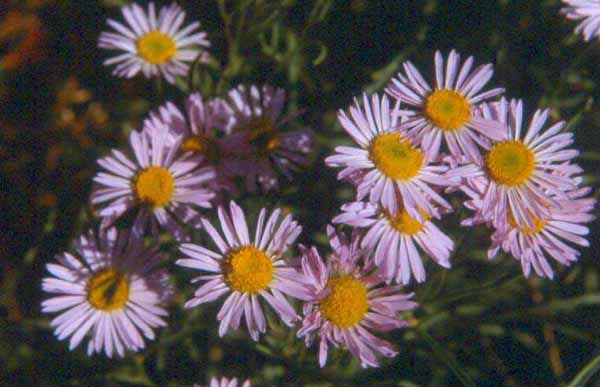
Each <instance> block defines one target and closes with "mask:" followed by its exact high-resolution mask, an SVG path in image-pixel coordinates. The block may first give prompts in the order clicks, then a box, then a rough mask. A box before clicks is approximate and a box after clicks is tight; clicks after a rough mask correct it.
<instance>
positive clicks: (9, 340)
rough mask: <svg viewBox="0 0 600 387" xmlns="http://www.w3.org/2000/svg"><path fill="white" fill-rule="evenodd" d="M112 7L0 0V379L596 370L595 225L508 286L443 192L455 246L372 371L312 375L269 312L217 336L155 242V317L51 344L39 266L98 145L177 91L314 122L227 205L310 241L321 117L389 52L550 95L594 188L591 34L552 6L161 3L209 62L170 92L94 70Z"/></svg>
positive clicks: (515, 2)
mask: <svg viewBox="0 0 600 387" xmlns="http://www.w3.org/2000/svg"><path fill="white" fill-rule="evenodd" d="M125 3H126V2H125V1H119V0H104V1H98V2H96V1H91V0H85V1H70V0H55V1H52V0H27V1H25V0H11V1H7V0H4V1H2V2H1V3H0V156H1V157H0V160H1V161H0V179H1V180H0V188H1V194H2V196H1V200H0V206H1V213H0V214H1V216H0V222H1V223H0V225H1V226H2V227H1V230H3V231H2V232H1V233H0V238H1V239H0V253H1V257H0V385H2V386H20V385H22V386H45V385H56V386H67V385H76V386H82V385H86V386H89V385H99V386H103V385H111V386H117V385H118V386H121V385H123V386H134V385H140V386H150V385H170V386H179V385H190V384H192V383H195V382H201V383H206V382H207V381H208V378H209V377H210V376H213V375H226V376H230V377H232V376H237V377H239V378H242V379H244V378H246V377H248V378H251V380H252V382H253V385H257V386H270V385H298V386H300V385H311V386H347V385H348V386H350V385H355V386H405V387H408V386H437V385H460V384H464V385H484V386H485V385H489V386H497V385H505V386H522V385H530V386H542V385H543V386H546V385H548V386H552V385H559V386H562V385H568V384H569V383H571V385H585V384H586V383H589V384H590V385H592V384H593V383H600V377H599V376H598V375H595V371H596V370H597V369H598V367H600V358H599V357H598V356H599V354H600V339H599V337H600V319H599V318H598V311H599V310H600V308H599V306H600V284H599V277H598V271H599V270H598V269H599V265H598V258H599V251H600V233H599V232H598V227H597V223H595V224H592V226H591V229H592V233H591V235H590V236H589V237H590V240H591V242H592V246H591V247H590V248H588V249H585V250H584V251H583V254H582V257H581V260H580V262H579V263H578V264H576V265H574V266H573V267H572V268H567V269H565V268H562V269H559V270H558V276H557V278H556V279H555V280H554V281H549V280H545V281H544V280H540V279H538V278H531V279H529V280H527V279H525V278H523V277H522V275H521V271H520V266H519V264H518V262H516V261H515V260H513V259H512V258H511V257H508V256H499V257H497V258H496V259H495V260H494V261H491V262H490V261H488V260H487V259H486V257H485V249H486V248H487V246H488V243H489V238H488V233H487V232H486V230H485V229H483V228H475V229H462V228H459V227H458V219H459V217H462V216H464V213H463V211H462V210H460V200H461V199H462V198H460V197H454V198H453V200H454V204H455V205H456V208H457V211H456V212H455V216H449V217H447V219H445V220H444V227H445V230H449V232H450V234H451V235H452V237H453V238H454V240H455V241H456V243H457V246H458V248H457V250H456V251H455V253H454V258H453V269H452V270H449V271H445V270H443V269H441V268H439V267H434V265H428V281H427V282H426V283H425V284H423V285H421V286H412V287H411V288H410V289H408V290H410V291H416V293H417V300H418V301H419V303H420V304H421V307H420V308H419V309H417V310H416V311H415V312H414V314H412V315H407V316H406V317H407V319H409V321H410V323H411V327H410V328H408V329H405V330H402V331H397V332H395V333H393V334H392V335H391V337H389V338H390V340H392V341H393V342H394V343H395V345H396V346H397V348H398V350H399V355H398V356H397V357H396V358H395V359H393V360H389V361H386V362H385V363H384V366H383V367H381V368H379V369H371V370H361V369H360V367H359V365H358V363H357V361H356V360H354V359H351V357H350V356H349V355H348V354H347V353H345V352H337V353H335V354H334V355H333V357H332V358H330V362H329V363H328V366H327V367H326V368H324V369H323V370H320V369H319V368H318V365H317V362H316V357H315V352H316V348H311V349H308V350H307V349H305V348H304V345H303V343H302V342H301V341H299V340H297V339H295V337H294V334H295V332H293V331H290V330H288V329H286V328H285V327H283V326H282V325H281V324H280V323H278V322H277V321H272V324H271V329H270V331H269V333H268V334H267V335H265V336H264V337H263V338H262V339H261V341H260V343H258V344H256V343H253V342H252V341H251V340H250V339H249V337H248V336H247V334H246V333H245V332H244V331H243V330H242V331H240V332H237V333H234V334H229V335H227V336H226V337H225V338H223V339H218V335H217V331H216V327H217V324H216V322H215V314H216V311H217V310H218V307H219V305H218V303H216V304H214V305H209V306H206V307H201V308H196V309H194V310H192V311H184V310H183V308H182V304H183V301H184V300H185V299H186V298H187V297H188V296H189V294H190V293H191V286H190V285H189V284H188V280H189V278H190V275H189V274H188V273H187V272H186V271H184V270H180V269H175V267H174V264H173V262H174V260H175V259H176V250H175V246H174V244H173V243H172V241H169V240H168V239H167V240H165V242H166V243H165V247H164V249H165V252H166V253H168V254H169V257H170V260H169V267H170V268H171V269H172V270H171V271H172V273H173V278H174V282H175V283H176V284H177V287H178V289H179V292H178V293H179V294H178V296H177V297H176V299H175V301H174V303H173V305H172V307H171V308H170V311H171V316H170V319H169V327H168V328H166V329H163V330H161V331H160V334H159V337H158V339H157V340H156V341H154V342H150V343H148V347H147V349H146V350H145V351H143V352H141V353H138V354H130V355H129V356H127V357H126V358H125V359H122V360H108V359H105V358H103V357H102V356H96V357H93V358H89V357H87V356H86V355H85V353H84V352H85V350H84V349H81V348H78V349H77V350H75V351H73V352H69V351H68V350H67V346H66V345H65V343H63V342H58V341H57V340H56V339H55V338H54V337H53V335H52V331H51V329H50V327H49V318H48V317H47V316H41V314H40V306H39V305H40V299H41V296H42V295H41V278H42V277H43V276H44V275H46V273H45V268H44V266H45V264H46V263H47V262H49V261H50V260H51V259H52V257H53V256H54V255H55V254H57V253H59V252H61V251H64V250H65V249H67V248H69V246H70V242H71V240H72V239H73V238H74V237H75V236H76V235H77V234H78V233H80V232H81V231H82V230H83V229H85V228H86V227H89V226H90V225H93V224H94V222H95V221H94V219H93V217H92V216H91V209H90V208H89V204H88V195H89V192H90V185H91V178H92V176H93V174H94V173H95V171H96V166H95V160H96V159H97V157H98V156H100V155H103V154H105V153H106V152H107V150H108V149H109V148H110V147H115V146H124V145H125V144H126V136H127V133H128V132H129V131H130V130H131V129H132V128H138V127H139V125H140V123H141V120H142V119H143V118H144V116H145V114H146V113H147V112H148V111H149V110H150V109H153V108H156V107H157V106H158V105H159V104H160V103H162V102H164V101H166V100H172V101H175V102H178V103H179V102H181V101H182V100H183V98H184V96H185V93H187V92H190V91H200V92H202V93H203V94H205V95H208V96H215V95H223V93H225V92H226V91H227V90H228V88H230V87H232V86H235V85H236V84H238V83H240V82H244V83H249V82H256V83H267V82H268V83H271V84H274V85H277V86H281V87H284V88H285V89H286V90H288V92H289V97H290V101H289V106H288V108H289V110H290V112H299V113H301V114H300V117H299V120H300V121H302V122H304V123H305V124H308V125H310V126H311V127H312V128H314V130H315V132H316V135H317V139H318V147H317V150H316V155H315V160H314V162H313V164H312V166H311V167H310V168H309V169H308V170H306V171H303V172H301V173H298V174H297V175H296V176H295V179H294V180H293V182H288V183H286V184H283V188H282V191H281V192H280V193H274V194H269V195H266V196H256V195H255V196H251V195H245V196H244V197H243V198H240V201H241V204H242V205H243V206H244V207H245V208H246V210H247V211H248V212H249V213H250V214H252V215H253V216H256V213H257V211H258V209H259V207H260V206H263V205H270V206H275V205H277V206H283V207H285V208H287V209H288V210H289V211H291V212H292V213H294V215H295V216H296V217H297V218H298V219H299V220H300V222H301V223H302V224H303V225H304V228H305V232H304V233H303V235H302V237H301V239H302V242H303V243H306V244H309V243H314V244H317V245H319V246H320V247H321V249H324V248H325V242H326V240H325V237H324V230H325V225H326V224H327V223H328V221H329V219H331V217H332V216H333V215H335V214H336V213H337V211H338V208H339V205H340V204H341V203H342V202H344V201H347V200H349V199H350V198H351V197H352V195H353V193H352V190H351V189H350V187H349V186H348V185H345V184H340V183H338V182H337V181H336V179H335V172H334V171H332V170H330V169H328V168H325V167H324V164H323V157H324V156H325V155H327V154H328V153H330V152H331V150H332V148H333V146H335V145H336V144H340V143H348V142H349V140H348V139H347V137H346V136H345V135H343V133H342V131H341V129H340V127H339V126H338V124H337V123H336V120H335V112H336V110H337V109H340V108H345V107H346V106H348V104H349V103H350V102H351V100H352V97H353V96H355V95H357V94H359V93H361V92H362V91H368V92H374V91H380V92H381V91H382V89H383V86H384V85H385V83H386V82H387V81H388V80H389V78H390V77H392V76H393V75H394V74H395V73H396V72H397V71H398V69H399V67H400V64H401V62H402V61H404V60H406V59H409V58H410V60H411V61H413V63H415V64H417V67H419V68H421V69H422V70H423V71H424V73H426V74H428V75H431V74H432V71H433V69H432V59H433V53H434V51H435V50H436V49H440V50H442V51H443V52H445V53H447V52H448V51H449V50H450V49H451V48H456V49H457V50H458V51H459V52H460V53H461V54H463V55H464V56H465V57H466V56H467V55H474V56H475V57H476V60H477V62H478V63H483V62H494V63H495V69H496V73H495V78H494V80H495V82H496V83H497V84H499V85H502V86H504V87H506V89H507V95H508V96H509V97H518V98H523V99H524V100H525V106H526V110H527V112H528V113H529V114H531V113H532V112H533V110H534V109H535V108H537V107H538V106H539V107H550V108H551V109H552V118H553V119H554V120H558V119H564V120H567V121H568V122H569V126H568V128H569V130H573V131H574V132H575V139H576V146H577V147H578V148H579V149H581V151H582V153H581V156H580V158H579V160H578V162H579V163H581V164H582V165H583V166H584V168H585V169H586V173H587V175H586V176H585V182H586V184H589V185H591V186H592V187H593V188H594V195H595V196H596V197H598V196H599V195H598V193H599V189H598V188H599V187H600V182H599V180H598V174H599V168H600V162H599V161H600V151H599V149H600V136H599V135H598V134H599V133H600V132H599V130H598V126H599V125H600V111H599V110H598V107H599V101H600V78H599V77H598V76H597V71H598V68H599V65H598V63H599V61H598V58H599V57H600V44H599V43H598V42H592V43H584V42H582V41H581V40H580V39H578V38H577V37H576V36H575V35H573V34H572V32H571V31H572V29H573V27H574V25H573V23H571V22H568V21H566V20H564V19H563V18H562V17H561V16H560V15H559V12H558V11H559V9H560V4H559V1H558V0H527V1H525V0H498V1H492V0H480V1H452V0H448V1H446V0H402V1H400V0H395V1H386V0H379V1H375V0H371V1H368V0H352V1H341V0H340V1H335V0H315V1H302V0H279V1H278V0H196V1H191V0H190V1H179V3H180V5H181V6H183V8H184V9H185V10H186V11H187V13H188V20H200V21H201V23H202V25H203V28H204V29H205V30H206V31H208V33H209V39H210V41H211V42H212V47H211V49H210V52H211V59H210V62H209V64H208V65H206V66H195V67H194V71H193V72H192V73H191V75H190V76H189V78H188V79H180V81H179V82H178V84H177V85H176V87H173V86H170V85H167V84H161V83H160V82H152V81H148V80H146V79H144V78H141V77H137V78H135V79H132V80H122V79H116V78H113V77H112V76H111V75H110V70H109V69H107V68H104V67H102V66H101V62H102V60H103V59H104V58H105V57H106V53H105V52H100V51H99V50H98V49H96V42H97V38H98V35H99V33H100V31H101V30H102V29H104V28H105V19H106V17H109V16H110V17H117V18H118V17H119V15H118V14H119V11H118V8H117V7H118V6H120V5H123V4H125ZM198 238H199V240H205V238H204V237H203V236H202V235H198ZM271 320H273V319H271Z"/></svg>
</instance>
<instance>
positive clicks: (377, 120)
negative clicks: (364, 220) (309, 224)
mask: <svg viewBox="0 0 600 387" xmlns="http://www.w3.org/2000/svg"><path fill="white" fill-rule="evenodd" d="M349 110H350V116H348V114H346V112H345V111H343V110H340V112H339V113H338V120H339V122H340V124H341V125H342V127H343V128H344V130H345V131H346V132H347V133H348V135H350V137H351V138H352V140H354V142H355V143H356V144H357V145H358V147H350V146H337V147H336V148H335V152H336V154H335V155H333V156H329V157H327V158H326V159H325V162H326V163H327V165H329V166H331V167H341V168H344V169H343V170H342V171H341V172H340V173H339V174H338V178H339V179H343V178H347V177H348V176H351V175H352V176H354V178H353V180H354V181H355V182H356V184H358V186H357V200H362V199H363V198H365V197H367V196H368V197H369V200H370V201H371V202H373V203H381V205H382V206H383V207H384V208H385V209H386V210H387V211H389V212H390V213H393V214H395V213H396V212H397V211H398V205H399V203H400V205H401V206H402V208H405V209H406V211H407V212H408V214H409V215H410V216H411V217H412V218H414V219H417V220H421V219H422V217H421V211H424V212H425V213H426V214H428V215H432V216H435V217H439V216H440V215H439V214H440V211H439V209H440V208H441V209H443V210H445V211H449V210H450V209H451V207H450V204H449V203H448V202H447V201H446V200H445V199H444V198H442V197H441V196H440V195H439V194H438V193H437V192H435V191H434V189H432V188H431V187H430V185H434V186H445V185H448V184H449V182H448V180H447V179H446V178H444V177H443V174H444V173H445V172H446V170H447V167H446V166H444V165H436V164H431V163H430V162H431V160H432V158H431V152H430V150H429V149H427V148H422V147H421V148H419V147H417V146H415V144H414V143H413V142H412V141H411V140H410V139H408V138H407V136H406V134H405V132H402V131H400V130H399V129H398V126H399V121H398V117H397V116H393V115H392V114H391V111H390V103H389V99H388V97H387V96H385V95H384V96H383V97H381V98H380V97H379V96H378V95H377V94H373V95H372V96H371V98H370V99H369V97H368V96H367V95H366V94H364V95H363V98H362V104H361V103H360V102H359V101H358V99H355V101H354V105H353V106H351V107H350V109H349ZM361 171H362V172H363V173H360V172H361ZM419 209H420V210H421V211H419Z"/></svg>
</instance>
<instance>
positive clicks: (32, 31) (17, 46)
mask: <svg viewBox="0 0 600 387" xmlns="http://www.w3.org/2000/svg"><path fill="white" fill-rule="evenodd" d="M42 35H43V34H42V24H41V23H40V20H39V19H38V18H37V16H35V15H26V14H23V13H21V12H19V11H10V12H8V13H7V14H6V16H5V17H4V19H2V21H1V22H0V49H2V51H7V53H6V54H4V55H3V56H1V57H0V67H1V68H3V69H4V70H15V69H17V68H19V67H20V66H21V65H23V64H26V63H32V62H35V61H37V60H39V59H40V58H41V57H42V51H41V48H40V41H41V40H42Z"/></svg>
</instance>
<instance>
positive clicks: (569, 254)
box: [488, 188, 596, 278]
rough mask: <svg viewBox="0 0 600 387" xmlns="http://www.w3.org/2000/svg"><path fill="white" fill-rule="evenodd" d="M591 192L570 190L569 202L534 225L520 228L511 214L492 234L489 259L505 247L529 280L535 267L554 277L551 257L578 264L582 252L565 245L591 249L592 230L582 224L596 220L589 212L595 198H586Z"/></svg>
mask: <svg viewBox="0 0 600 387" xmlns="http://www.w3.org/2000/svg"><path fill="white" fill-rule="evenodd" d="M589 192H590V189H589V188H580V189H576V190H573V191H570V192H569V193H568V199H564V200H559V204H560V206H559V207H558V208H553V207H552V208H550V209H549V211H548V214H547V216H546V217H544V218H535V217H534V218H533V226H518V225H517V224H516V222H515V221H514V218H513V217H512V214H511V213H510V212H509V214H508V222H507V223H506V224H505V225H504V227H502V228H499V229H497V230H496V231H495V232H494V234H493V235H492V247H491V248H490V251H489V252H488V255H489V257H490V258H493V257H494V256H495V255H496V253H497V252H498V250H499V249H500V248H502V250H504V251H505V252H507V253H510V254H512V255H513V256H514V257H515V258H516V259H517V260H519V261H521V266H522V268H523V273H524V274H525V276H526V277H528V276H529V274H530V272H531V267H533V269H534V270H535V272H536V273H537V274H538V275H539V276H540V277H548V278H553V276H554V272H553V270H552V267H551V266H550V264H549V263H548V256H550V258H553V259H554V260H555V261H556V262H558V263H559V264H561V265H565V266H569V265H571V263H573V262H575V261H577V259H578V258H579V255H580V253H579V251H577V250H576V249H574V248H573V247H571V246H569V244H568V243H565V242H570V243H572V244H575V245H578V246H583V247H588V246H589V242H588V241H587V240H586V239H585V238H584V236H585V235H587V234H588V233H589V229H588V228H587V227H586V226H584V225H583V224H584V223H589V222H591V221H592V220H594V219H595V217H594V215H592V214H590V212H592V211H593V210H594V206H595V205H596V200H595V199H593V198H583V196H586V195H587V194H588V193H589Z"/></svg>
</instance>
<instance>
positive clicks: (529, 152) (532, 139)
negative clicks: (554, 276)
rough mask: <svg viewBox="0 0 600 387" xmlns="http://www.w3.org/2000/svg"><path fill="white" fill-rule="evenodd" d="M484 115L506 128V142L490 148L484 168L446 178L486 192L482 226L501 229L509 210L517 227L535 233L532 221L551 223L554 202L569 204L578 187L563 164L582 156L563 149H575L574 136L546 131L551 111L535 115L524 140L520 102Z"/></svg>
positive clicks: (460, 169) (463, 169)
mask: <svg viewBox="0 0 600 387" xmlns="http://www.w3.org/2000/svg"><path fill="white" fill-rule="evenodd" d="M481 112H482V115H483V116H484V117H486V118H490V119H497V120H498V121H500V122H502V123H503V124H505V125H506V127H507V129H508V139H506V140H504V141H500V142H496V143H494V144H493V145H492V146H490V147H488V148H486V151H487V152H486V154H485V158H484V163H483V165H482V166H478V165H475V164H468V165H466V166H461V167H456V168H453V169H451V170H450V171H449V172H448V174H447V176H448V177H449V178H450V179H453V180H454V181H456V179H467V180H470V179H475V178H476V179H479V181H478V182H476V183H475V184H476V185H478V186H479V187H482V186H484V187H485V191H484V193H483V196H482V198H481V203H480V208H479V211H480V212H481V214H480V215H479V217H480V219H481V220H482V221H489V222H491V223H493V224H494V225H495V226H497V227H498V226H500V225H502V224H505V223H506V221H507V213H508V210H509V209H510V211H511V212H512V214H513V217H514V220H515V222H516V224H518V225H519V226H520V227H523V226H527V227H533V226H534V224H533V219H534V218H545V217H547V216H548V214H549V208H550V207H558V206H559V205H560V204H559V202H557V201H556V198H562V199H566V198H567V197H566V194H565V191H567V190H570V189H574V188H575V187H576V183H575V181H574V180H573V179H572V178H571V177H570V176H567V175H565V174H564V173H562V172H561V170H564V169H565V164H564V162H565V161H570V160H571V159H573V158H574V157H576V156H577V155H578V153H579V152H578V151H576V150H573V149H565V148H566V147H568V146H569V145H571V144H572V142H573V134H572V133H560V131H561V130H562V129H563V127H564V125H565V123H564V121H560V122H558V123H556V124H554V125H552V126H551V127H550V128H548V129H546V130H543V128H544V126H545V124H546V121H547V119H548V115H549V110H548V109H547V110H543V111H542V110H538V111H536V112H535V114H534V115H533V118H532V120H531V123H530V125H529V129H528V130H527V133H526V134H525V136H524V137H523V136H522V134H521V132H522V121H523V104H522V101H517V100H512V101H511V102H510V105H509V104H508V103H507V102H506V100H504V99H502V100H501V101H500V102H499V103H496V104H490V105H487V104H484V105H482V107H481ZM563 172H564V171H563ZM481 178H484V179H485V180H487V182H484V181H482V180H481Z"/></svg>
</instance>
